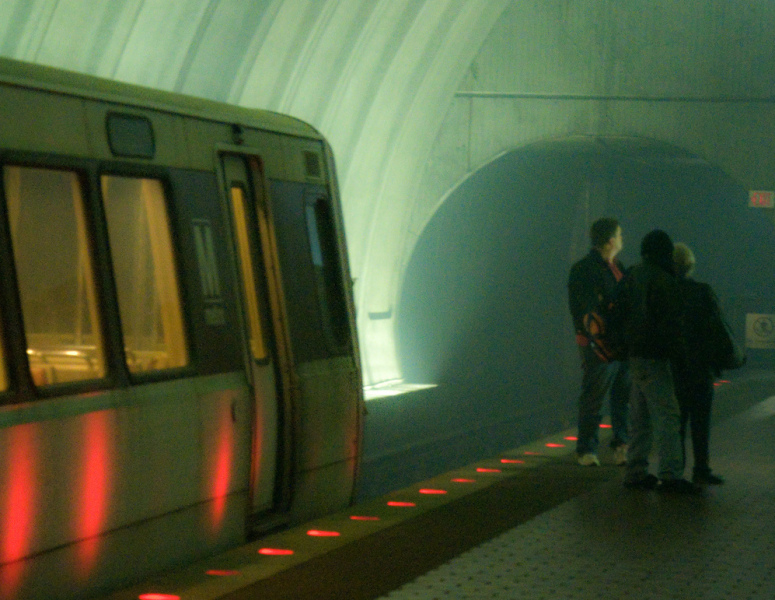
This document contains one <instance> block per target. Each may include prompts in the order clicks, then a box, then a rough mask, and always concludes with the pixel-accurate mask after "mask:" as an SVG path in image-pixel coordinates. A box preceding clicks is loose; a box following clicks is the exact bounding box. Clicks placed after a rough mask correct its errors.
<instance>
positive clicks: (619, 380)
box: [568, 218, 630, 466]
mask: <svg viewBox="0 0 775 600" xmlns="http://www.w3.org/2000/svg"><path fill="white" fill-rule="evenodd" d="M589 235H590V238H591V241H592V248H591V249H590V251H589V254H587V256H585V257H584V258H583V259H581V260H580V261H578V262H577V263H576V264H574V265H573V267H572V268H571V271H570V276H569V277H568V303H569V305H570V312H571V317H572V318H573V327H574V329H575V330H576V343H577V344H578V346H579V351H580V353H581V363H582V367H583V370H584V375H583V378H582V382H581V395H580V396H579V420H578V441H577V442H576V453H577V455H578V461H579V464H581V465H583V466H599V465H600V460H599V459H598V456H597V447H598V429H599V427H600V419H601V414H600V411H601V408H602V406H603V399H604V398H605V395H606V393H609V396H610V405H611V426H612V428H613V436H612V439H611V447H612V448H613V450H614V462H615V463H616V464H618V465H623V464H624V463H625V462H626V460H627V454H626V453H627V440H628V434H627V405H628V402H629V396H630V378H629V373H628V371H627V363H626V362H621V361H619V360H611V358H610V357H609V356H607V354H606V349H605V348H604V347H602V346H598V345H597V344H596V343H595V341H593V340H592V339H590V338H591V334H590V331H589V327H588V325H589V324H590V321H589V319H590V316H594V315H600V314H601V313H603V312H605V310H606V308H607V306H608V305H609V304H610V302H611V300H612V296H613V293H614V289H615V287H616V284H617V282H618V281H619V280H620V279H621V278H622V276H623V271H624V267H623V266H622V263H621V262H619V260H618V259H617V258H616V255H617V254H618V253H619V252H620V251H621V249H622V228H621V227H620V226H619V223H618V221H617V220H616V219H611V218H603V219H598V220H597V221H595V222H594V223H593V224H592V227H591V229H590V232H589Z"/></svg>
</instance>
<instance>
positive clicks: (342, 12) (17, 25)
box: [0, 0, 508, 352]
mask: <svg viewBox="0 0 775 600" xmlns="http://www.w3.org/2000/svg"><path fill="white" fill-rule="evenodd" d="M507 4H508V0H176V1H175V2H170V1H167V0H86V1H84V0H4V1H3V2H2V3H0V55H3V56H7V57H10V58H16V59H20V60H25V61H29V62H35V63H40V64H44V65H49V66H53V67H59V68H64V69H69V70H73V71H79V72H83V73H88V74H92V75H98V76H101V77H106V78H109V79H115V80H120V81H126V82H130V83H135V84H140V85H145V86H150V87H153V88H158V89H163V90H170V91H177V92H182V93H185V94H190V95H194V96H201V97H206V98H210V99H214V100H219V101H223V102H228V103H232V104H237V105H241V106H246V107H258V108H266V109H270V110H275V111H279V112H284V113H288V114H291V115H293V116H296V117H299V118H301V119H303V120H305V121H307V122H309V123H311V124H312V125H313V126H315V127H317V128H318V129H319V130H320V131H321V132H322V133H323V134H324V135H325V136H326V137H327V138H328V140H329V141H330V142H331V145H332V147H333V149H334V153H335V157H336V160H337V165H338V170H339V180H340V188H341V194H342V199H343V204H344V212H345V224H346V228H347V237H348V246H349V253H350V262H351V267H352V270H353V275H354V277H355V278H356V280H358V281H363V279H364V277H363V271H364V269H365V265H366V264H367V263H368V261H369V258H368V253H369V238H370V236H371V235H372V232H373V230H374V226H375V223H374V220H375V219H377V218H379V215H380V211H379V210H378V205H379V204H380V203H381V202H390V203H391V210H393V211H398V213H399V214H402V213H405V212H406V211H407V210H409V209H410V208H411V202H412V201H411V198H412V194H411V189H412V187H413V186H416V180H417V179H418V178H419V176H420V171H421V169H422V167H423V165H424V160H423V157H424V156H427V155H428V153H429V151H430V147H431V145H432V143H433V141H434V140H435V138H436V135H437V132H438V128H439V127H440V125H441V122H442V119H443V116H444V114H445V109H446V106H448V105H449V102H450V100H451V98H452V96H453V94H454V91H455V89H456V88H457V86H458V85H459V83H460V80H461V79H462V78H463V76H464V75H465V70H466V69H467V68H468V66H469V64H470V63H471V61H472V59H473V57H474V56H475V54H476V52H477V51H478V50H479V48H480V46H481V44H482V43H483V41H484V40H485V39H486V37H487V35H488V34H489V32H490V30H491V28H492V26H493V24H494V23H495V22H496V21H497V19H498V18H499V16H500V15H501V13H502V12H503V10H504V8H505V7H506V6H507ZM394 246H395V245H394ZM393 251H397V250H396V249H395V248H394V249H393ZM359 293H363V285H356V294H359ZM364 351H365V352H368V349H366V348H364Z"/></svg>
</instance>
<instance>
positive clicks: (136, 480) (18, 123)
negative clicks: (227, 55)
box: [0, 59, 363, 600]
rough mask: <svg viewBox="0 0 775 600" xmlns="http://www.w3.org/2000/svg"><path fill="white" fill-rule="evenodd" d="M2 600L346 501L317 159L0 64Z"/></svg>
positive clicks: (265, 135) (231, 538)
mask: <svg viewBox="0 0 775 600" xmlns="http://www.w3.org/2000/svg"><path fill="white" fill-rule="evenodd" d="M0 109H1V110H2V114H3V117H2V127H0V169H1V172H2V200H1V201H0V271H1V273H0V278H2V284H1V285H0V338H1V339H2V343H1V344H0V598H3V599H4V600H16V599H24V600H27V599H41V598H46V599H50V598H53V597H55V598H57V599H59V600H64V599H77V598H88V597H93V596H95V595H98V594H102V593H105V592H108V591H110V590H112V589H115V588H118V587H121V586H124V585H128V584H130V583H131V582H133V581H136V580H139V579H141V578H144V577H147V576H148V575H149V574H151V573H153V572H158V571H161V570H164V569H168V568H171V567H174V566H176V565H180V564H184V563H187V562H191V561H193V560H195V559H197V558H199V557H203V556H207V555H211V554H213V553H216V552H218V551H221V550H223V549H226V548H229V547H233V546H236V545H239V544H240V543H242V542H244V541H245V540H247V539H249V538H251V537H253V536H257V535H260V534H261V533H263V532H267V531H270V530H272V529H276V528H280V527H283V526H285V525H289V524H292V523H296V522H300V521H303V520H308V519H310V518H312V517H314V516H317V515H321V514H325V513H329V512H332V511H334V510H338V509H341V508H343V507H345V506H347V505H348V504H350V503H351V502H352V501H353V497H354V486H355V481H356V478H357V472H358V467H359V457H360V453H361V451H360V450H361V449H360V446H361V441H362V414H363V392H362V380H361V372H360V359H359V355H358V346H357V338H356V335H355V326H354V316H353V315H354V310H353V301H352V285H351V279H350V276H349V270H348V265H347V251H346V246H345V239H344V234H343V231H344V230H343V223H342V213H341V207H340V203H339V198H338V190H337V184H336V175H335V167H334V161H333V156H332V152H331V148H330V147H329V145H328V144H327V142H326V140H325V139H324V138H323V136H321V134H320V133H318V132H317V131H316V130H314V129H313V128H312V127H310V126H309V125H307V124H305V123H303V122H301V121H299V120H296V119H294V118H291V117H288V116H284V115H280V114H276V113H272V112H267V111H260V110H248V109H244V108H240V107H234V106H228V105H225V104H220V103H216V102H211V101H206V100H202V99H197V98H191V97H185V96H182V95H178V94H172V93H167V92H162V91H158V90H152V89H146V88H142V87H138V86H132V85H128V84H122V83H118V82H113V81H107V80H103V79H100V78H96V77H90V76H84V75H80V74H76V73H71V72H66V71H61V70H57V69H51V68H47V67H42V66H39V65H32V64H27V63H22V62H17V61H11V60H5V59H3V60H0Z"/></svg>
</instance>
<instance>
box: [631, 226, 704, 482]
mask: <svg viewBox="0 0 775 600" xmlns="http://www.w3.org/2000/svg"><path fill="white" fill-rule="evenodd" d="M641 257H642V258H643V261H642V262H641V263H640V264H638V265H635V266H634V267H632V269H630V271H629V273H628V274H627V278H626V279H625V281H624V282H623V284H622V290H621V291H620V294H619V296H618V298H617V301H618V304H619V308H620V311H621V314H622V319H623V323H624V338H625V342H626V344H627V351H628V357H629V363H630V374H631V376H632V396H631V399H630V417H631V421H630V433H631V438H630V446H629V449H628V452H627V471H626V474H625V479H624V485H625V487H628V488H631V489H654V488H657V489H658V490H661V491H665V492H678V493H697V492H698V491H699V490H700V488H698V487H697V486H695V485H693V484H692V483H691V482H689V481H687V480H685V479H684V478H683V471H684V460H683V449H682V444H681V433H680V429H681V413H680V410H679V408H678V400H677V399H676V395H675V389H674V386H673V375H672V372H671V362H673V361H682V360H683V357H684V355H685V352H686V350H685V344H684V341H683V336H682V327H681V313H682V308H683V307H682V303H681V295H680V291H679V288H678V282H677V281H676V278H675V275H674V273H673V242H672V240H671V239H670V236H668V235H667V234H666V233H665V232H664V231H661V230H659V229H655V230H654V231H651V232H650V233H648V234H647V235H646V236H645V237H644V238H643V241H642V243H641ZM654 437H656V442H657V454H658V456H659V467H658V472H659V479H657V477H655V476H654V475H652V474H650V473H649V472H648V466H649V462H648V459H649V454H650V453H651V447H652V443H653V438H654Z"/></svg>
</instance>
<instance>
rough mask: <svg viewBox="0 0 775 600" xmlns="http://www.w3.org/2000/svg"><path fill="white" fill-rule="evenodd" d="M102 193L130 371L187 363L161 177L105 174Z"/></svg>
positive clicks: (178, 291)
mask: <svg viewBox="0 0 775 600" xmlns="http://www.w3.org/2000/svg"><path fill="white" fill-rule="evenodd" d="M102 196H103V202H104V206H105V217H106V219H107V222H108V237H109V238H110V250H111V254H112V257H113V272H114V276H115V280H116V288H117V293H118V304H119V313H120V316H121V327H122V331H123V335H124V346H125V350H126V358H127V366H128V367H129V371H130V372H132V373H143V372H148V371H156V370H160V369H170V368H174V367H182V366H184V365H186V364H187V363H188V352H187V349H186V340H185V333H184V327H183V315H182V311H181V301H180V289H179V286H178V278H177V268H176V264H175V256H174V252H173V247H172V234H171V231H170V223H169V217H168V215H167V205H166V200H165V196H164V188H163V186H162V184H161V181H159V180H157V179H147V178H137V177H118V176H112V175H103V176H102Z"/></svg>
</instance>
